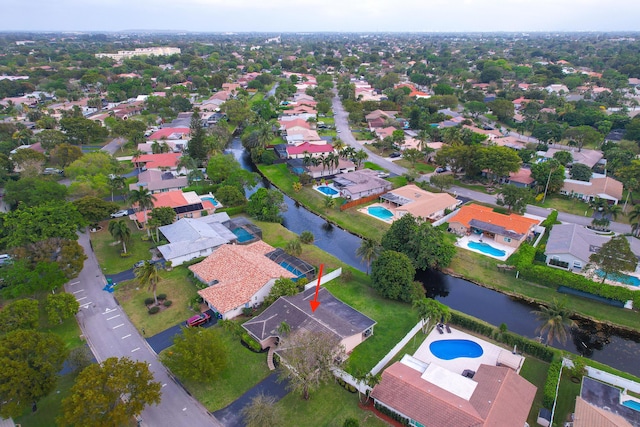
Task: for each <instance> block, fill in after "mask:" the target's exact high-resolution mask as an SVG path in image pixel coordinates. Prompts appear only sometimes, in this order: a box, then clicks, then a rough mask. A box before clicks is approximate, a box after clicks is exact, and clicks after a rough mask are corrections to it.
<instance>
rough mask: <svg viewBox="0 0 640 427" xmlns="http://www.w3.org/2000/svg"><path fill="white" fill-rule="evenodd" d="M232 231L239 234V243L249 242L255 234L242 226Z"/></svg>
mask: <svg viewBox="0 0 640 427" xmlns="http://www.w3.org/2000/svg"><path fill="white" fill-rule="evenodd" d="M231 232H232V233H233V234H235V235H236V236H238V243H244V242H248V241H249V240H252V239H253V238H254V236H253V234H251V233H249V232H248V231H247V230H245V229H244V228H242V227H238V228H234V229H233V230H231Z"/></svg>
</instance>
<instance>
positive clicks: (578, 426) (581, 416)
mask: <svg viewBox="0 0 640 427" xmlns="http://www.w3.org/2000/svg"><path fill="white" fill-rule="evenodd" d="M573 427H632V424H631V423H630V422H628V421H627V420H625V419H624V418H622V417H621V416H619V415H616V414H614V413H612V412H609V411H605V410H604V409H600V408H598V407H597V406H593V405H590V404H589V403H587V402H586V401H585V400H584V399H582V397H580V396H578V397H577V398H576V410H575V413H574V417H573Z"/></svg>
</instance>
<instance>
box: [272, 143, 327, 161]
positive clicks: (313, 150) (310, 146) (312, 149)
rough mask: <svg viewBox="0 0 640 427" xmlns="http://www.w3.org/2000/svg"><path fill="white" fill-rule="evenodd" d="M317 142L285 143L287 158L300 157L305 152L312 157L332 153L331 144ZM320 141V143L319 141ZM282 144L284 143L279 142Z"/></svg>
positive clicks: (303, 155)
mask: <svg viewBox="0 0 640 427" xmlns="http://www.w3.org/2000/svg"><path fill="white" fill-rule="evenodd" d="M318 142H319V143H315V144H314V143H311V142H303V143H302V144H298V145H293V144H287V145H286V153H287V158H289V159H302V158H304V157H305V156H306V155H307V154H308V155H310V156H313V157H320V156H323V155H326V154H329V153H333V152H334V149H333V145H331V144H327V143H324V141H318ZM320 142H322V143H320ZM281 145H284V144H281Z"/></svg>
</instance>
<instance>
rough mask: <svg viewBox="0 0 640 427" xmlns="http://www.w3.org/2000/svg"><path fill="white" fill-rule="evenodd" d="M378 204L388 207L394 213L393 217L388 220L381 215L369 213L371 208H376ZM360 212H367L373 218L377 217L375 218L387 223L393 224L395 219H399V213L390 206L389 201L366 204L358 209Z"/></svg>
mask: <svg viewBox="0 0 640 427" xmlns="http://www.w3.org/2000/svg"><path fill="white" fill-rule="evenodd" d="M376 206H380V207H382V208H385V209H387V210H388V211H389V212H391V213H392V214H393V218H391V219H388V220H386V219H382V218H380V217H377V216H375V215H371V214H370V213H369V208H374V207H376ZM358 212H360V213H362V214H365V215H368V216H370V217H372V218H375V219H377V220H378V221H382V222H386V223H387V224H391V223H392V222H393V221H395V220H396V219H398V217H397V215H396V212H395V209H393V208H391V207H390V206H389V204H388V203H373V204H371V205H368V206H365V207H364V208H360V209H358Z"/></svg>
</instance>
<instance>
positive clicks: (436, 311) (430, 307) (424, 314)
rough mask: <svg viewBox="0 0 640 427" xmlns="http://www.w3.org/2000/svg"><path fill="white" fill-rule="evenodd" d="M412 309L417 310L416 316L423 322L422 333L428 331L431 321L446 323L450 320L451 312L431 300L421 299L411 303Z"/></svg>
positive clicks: (439, 303) (444, 306)
mask: <svg viewBox="0 0 640 427" xmlns="http://www.w3.org/2000/svg"><path fill="white" fill-rule="evenodd" d="M413 308H415V309H416V310H418V315H419V316H420V318H421V319H422V320H423V321H424V324H423V326H422V332H426V331H427V330H428V329H429V324H430V323H431V322H432V321H434V320H435V321H436V322H440V321H441V322H442V323H447V322H448V321H449V320H451V311H449V307H447V306H446V305H444V304H442V303H441V302H439V301H436V300H434V299H432V298H422V299H418V300H415V301H414V302H413Z"/></svg>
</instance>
